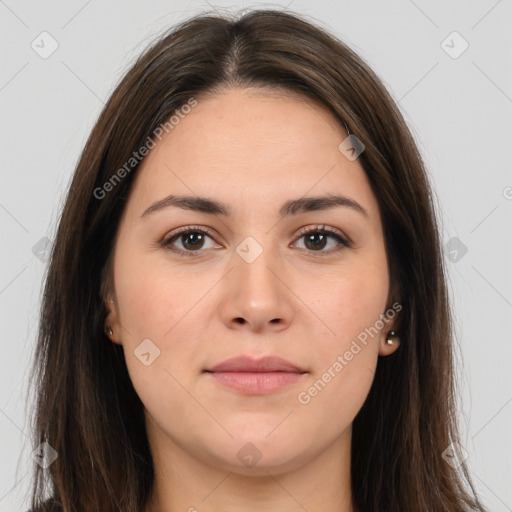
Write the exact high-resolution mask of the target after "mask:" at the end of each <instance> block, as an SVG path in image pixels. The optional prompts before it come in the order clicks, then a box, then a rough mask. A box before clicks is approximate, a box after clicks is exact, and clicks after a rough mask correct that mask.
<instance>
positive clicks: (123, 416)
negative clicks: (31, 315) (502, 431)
mask: <svg viewBox="0 0 512 512" xmlns="http://www.w3.org/2000/svg"><path fill="white" fill-rule="evenodd" d="M34 378H35V380H36V383H37V389H36V390H37V396H38V401H37V410H36V415H35V429H34V432H35V439H34V444H35V446H36V447H37V446H40V445H42V447H43V449H44V450H46V452H45V453H46V459H47V463H45V464H41V466H38V467H36V473H35V478H34V488H33V495H32V508H33V510H37V511H40V510H45V511H47V510H52V511H56V510H59V511H65V512H68V511H69V512H70V511H75V510H76V511H97V510H101V511H102V512H109V511H123V512H139V511H144V512H160V511H166V512H170V511H172V512H174V511H178V510H188V511H194V510H197V511H200V512H201V511H217V510H223V511H231V510H243V511H256V510H265V511H273V510H288V511H295V510H297V511H298V510H309V511H317V510H322V511H324V512H325V511H327V512H330V511H333V512H334V511H337V512H340V511H343V512H356V511H358V512H363V511H364V512H377V511H378V512H384V511H390V512H398V511H408V512H427V511H428V512H437V511H439V512H441V511H443V512H448V511H450V512H460V511H462V510H478V511H484V510H485V509H484V508H483V506H482V505H481V503H480V502H479V499H478V497H477V496H476V495H475V492H474V489H473V486H472V483H471V479H470V476H469V474H468V471H467V468H466V466H465V464H464V460H463V459H464V458H463V457H462V456H460V451H461V450H459V448H458V447H459V444H458V443H457V440H458V435H457V425H456V409H455V401H454V384H455V381H454V375H453V370H452V342H451V318H450V313H449V304H448V299H447V292H446V285H445V277H444V267H443V259H442V254H441V250H440V242H439V232H438V227H437V220H436V217H435V213H434V207H433V201H432V193H431V191H430V187H429V184H428V181H427V178H426V173H425V170H424V165H423V163H422V160H421V157H420V154H419V152H418V149H417V147H416V145H415V143H414V140H413V138H412V136H411V134H410V132H409V130H408V128H407V125H406V123H405V122H404V119H403V117H402V116H401V114H400V112H399V110H398V108H397V106H396V105H395V103H394V102H393V100H392V98H391V97H390V95H389V94H388V93H387V91H386V90H385V88H384V86H383V85H382V83H381V82H380V80H379V79H378V78H377V77H376V76H375V74H374V73H373V72H372V71H371V70H370V69H369V67H368V66H367V65H366V64H365V63H364V62H363V61H362V59H361V58H360V57H358V56H357V55H356V54H355V53H354V52H353V51H352V50H350V49H349V48H348V47H347V46H346V45H344V44H343V43H342V42H340V41H339V40H337V39H335V38H334V37H333V36H331V35H329V34H327V33H326V32H325V31H323V30H322V29H320V28H318V27H316V26H314V25H313V24H311V23H309V22H308V21H306V20H305V19H303V18H301V17H299V16H297V15H294V14H292V13H285V12H278V11H268V10H260V11H253V12H250V13H248V14H246V15H244V16H242V17H241V18H239V19H229V18H227V17H220V16H217V15H201V16H197V17H195V18H193V19H190V20H188V21H186V22H184V23H182V24H181V25H180V26H178V27H177V28H175V29H174V30H173V31H172V32H170V33H169V34H167V35H165V37H162V38H161V39H159V40H158V41H156V42H155V43H154V44H153V45H152V47H151V48H149V49H148V50H147V51H146V52H145V53H144V54H143V55H142V56H141V57H140V58H139V59H138V61H137V62H136V63H135V65H134V66H133V67H132V69H130V71H129V72H128V73H127V74H126V76H125V77H124V78H123V80H122V81H121V83H120V84H119V86H118V87H117V89H116V90H115V91H114V93H113V94H112V96H111V98H110V99H109V101H108V103H107V104H106V106H105V108H104V110H103V112H102V113H101V115H100V118H99V120H98V122H97V123H96V125H95V127H94V129H93V130H92V133H91V136H90V138H89V140H88V142H87V144H86V147H85V149H84V151H83V154H82V156H81V158H80V161H79V163H78V165H77V168H76V170H75V174H74V178H73V181H72V184H71V187H70V190H69V194H68V197H67V201H66V204H65V206H64V209H63V212H62V217H61V220H60V224H59V228H58V233H57V236H56V240H55V244H54V251H53V254H52V257H51V261H50V265H49V270H48V276H47V279H46V284H45V295H44V302H43V307H42V315H41V324H40V334H39V339H38V346H37V351H36V359H35V362H34ZM43 443H47V444H43ZM40 449H41V448H40ZM447 453H448V454H449V455H450V457H451V458H450V457H448V456H447V455H446V454H447ZM459 459H460V460H459ZM454 461H455V463H454ZM45 467H46V469H44V468H45ZM45 484H49V485H50V488H51V490H52V499H50V500H47V501H44V497H43V496H44V493H43V488H44V486H45Z"/></svg>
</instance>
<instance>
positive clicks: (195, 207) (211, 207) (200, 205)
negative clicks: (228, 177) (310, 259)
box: [141, 195, 369, 218]
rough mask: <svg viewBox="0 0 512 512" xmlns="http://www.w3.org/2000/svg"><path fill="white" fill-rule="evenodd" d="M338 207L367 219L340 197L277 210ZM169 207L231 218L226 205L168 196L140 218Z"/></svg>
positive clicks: (352, 203) (286, 205)
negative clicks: (347, 209)
mask: <svg viewBox="0 0 512 512" xmlns="http://www.w3.org/2000/svg"><path fill="white" fill-rule="evenodd" d="M339 206H344V207H347V208H351V209H352V210H354V211H356V212H358V213H360V214H362V215H364V216H365V217H369V215H368V212H367V211H366V210H365V209H364V208H363V207H362V206H361V205H360V204H359V203H358V202H357V201H354V200H353V199H350V198H349V197H346V196H342V195H327V196H318V197H301V198H300V199H293V200H290V201H286V202H285V203H284V204H283V205H282V206H281V208H280V209H279V215H280V216H281V217H287V216H290V215H298V214H300V213H304V212H312V211H319V210H329V209H332V208H336V207H339ZM170 207H176V208H182V209H183V210H191V211H194V212H200V213H207V214H211V215H223V216H225V217H231V215H232V210H231V208H230V207H229V206H228V205H226V204H223V203H221V202H219V201H215V200H213V199H209V198H206V197H198V196H178V195H170V196H167V197H165V198H164V199H161V200H160V201H157V202H156V203H153V204H152V205H151V206H150V207H148V208H146V210H144V213H143V214H142V215H141V218H144V217H147V216H148V215H150V214H152V213H155V212H157V211H160V210H163V209H164V208H170Z"/></svg>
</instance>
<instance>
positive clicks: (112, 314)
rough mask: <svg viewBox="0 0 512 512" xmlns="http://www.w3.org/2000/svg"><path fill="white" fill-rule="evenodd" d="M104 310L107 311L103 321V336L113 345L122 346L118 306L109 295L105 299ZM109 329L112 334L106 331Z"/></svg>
mask: <svg viewBox="0 0 512 512" xmlns="http://www.w3.org/2000/svg"><path fill="white" fill-rule="evenodd" d="M105 308H106V310H107V317H106V319H105V336H106V337H107V338H109V339H110V340H111V341H113V342H114V343H117V344H118V345H122V344H123V343H122V339H121V323H120V322H119V306H118V304H117V301H116V300H115V299H114V298H112V295H111V294H109V295H107V297H106V298H105ZM109 328H110V330H111V331H112V334H110V331H108V329H109ZM107 331H108V332H107Z"/></svg>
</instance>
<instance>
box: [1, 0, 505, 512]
mask: <svg viewBox="0 0 512 512" xmlns="http://www.w3.org/2000/svg"><path fill="white" fill-rule="evenodd" d="M287 4H288V5H289V6H290V8H291V9H293V10H295V11H297V12H300V13H304V14H308V15H310V16H312V17H313V18H314V19H315V20H317V21H318V22H319V23H320V24H321V25H323V26H324V27H325V28H327V29H329V30H331V31H333V32H334V33H335V34H336V35H338V36H339V37H340V38H341V39H343V40H344V41H345V42H346V43H348V44H349V45H350V46H351V47H352V48H353V49H355V50H356V51H357V52H358V53H359V54H360V55H361V56H362V57H363V58H364V59H365V60H366V61H367V62H368V63H369V64H370V66H371V67H372V68H373V69H374V70H375V71H376V72H377V74H378V75H379V76H380V77H381V78H382V80H383V81H384V83H385V85H386V86H387V87H388V89H389V90H390V92H391V94H392V95H393V97H394V98H395V99H396V101H397V102H399V105H400V107H401V109H402V112H403V113H404V115H405V117H406V119H407V121H408V123H409V126H410V128H411V130H412V132H413V134H414V136H415V138H416V140H417V142H418V144H419V147H420V149H421V151H422V154H423V156H424V158H425V161H426V164H427V167H428V170H429V173H430V176H431V180H432V182H433V185H434V188H435V191H436V194H437V198H438V202H439V214H440V216H441V220H442V237H443V243H445V244H447V243H448V242H449V240H451V239H453V238H454V237H456V239H455V240H452V242H450V245H449V248H448V249H447V250H446V259H447V264H448V269H449V273H450V275H449V279H450V290H451V294H452V296H453V307H454V313H455V317H456V329H457V335H458V345H457V348H458V354H459V363H458V368H459V372H460V395H461V400H462V405H463V406H462V408H461V411H460V415H461V426H462V437H461V439H460V440H459V442H460V444H461V445H462V446H463V447H464V449H465V450H467V452H468V464H469V466H470V469H471V471H472V474H473V476H474V480H475V482H476V485H477V488H478V490H479V492H480V493H481V494H482V496H483V498H484V501H485V503H486V504H487V505H488V506H489V508H490V510H492V511H495V512H502V511H512V486H510V475H511V461H512V441H511V436H510V433H511V426H512V386H511V383H512V377H511V371H510V361H511V360H512V343H511V336H510V332H511V327H512V322H511V318H512V275H511V274H512V273H511V271H510V262H511V261H512V258H511V256H512V236H511V235H512V230H511V225H512V222H511V221H512V172H511V154H512V150H511V146H512V144H511V142H512V139H511V135H512V122H511V121H510V119H511V113H512V66H511V64H512V59H511V55H512V52H511V50H512V35H511V27H512V1H511V0H500V1H496V0H482V1H480V2H476V1H471V2H468V1H453V2H441V1H431V2H426V1H420V0H416V1H412V0H396V1H393V2H377V1H359V2H353V1H350V2H349V1H346V0H343V1H340V0H337V1H334V0H333V1H329V0H317V1H315V2H305V1H300V0H295V1H292V2H290V1H289V0H287V2H282V3H280V2H275V3H266V4H264V3H259V4H257V3H253V2H249V3H243V2H241V3H238V4H232V3H228V2H217V3H215V4H213V5H214V6H215V7H217V8H228V9H229V10H230V11H233V10H237V9H239V8H246V7H252V6H262V5H266V6H269V7H273V8H279V7H280V6H285V5H287ZM206 8H208V4H206V3H205V2H200V1H192V2H186V1H174V2H169V1H163V0H159V1H156V0H154V1H152V2H144V3H143V2H135V1H125V2H120V1H114V0H110V1H103V2H100V1H99V0H89V1H86V0H80V1H78V0H74V1H68V2H64V1H63V0H61V1H53V2H36V1H35V0H32V1H18V2H16V1H15V0H6V1H1V0H0V48H1V69H0V109H1V117H0V119H1V122H0V130H1V133H0V144H1V169H2V173H1V186H0V227H1V230H2V231H1V233H2V245H1V247H2V250H1V253H0V254H1V261H0V311H1V322H2V323H1V333H2V335H1V349H2V354H1V357H0V379H1V383H0V434H1V435H0V453H1V457H0V511H1V512H3V511H9V512H12V511H17V510H26V508H25V507H26V503H27V501H26V500H27V496H28V489H29V483H30V482H29V480H30V479H29V476H28V475H29V473H28V469H29V467H30V464H33V460H32V458H31V454H32V450H33V448H34V447H31V446H30V445H29V438H28V433H29V425H28V416H27V406H28V405H30V404H28V405H27V404H25V401H24V400H25V396H26V393H27V372H28V364H29V360H30V357H31V355H32V350H33V347H34V340H35V334H36V328H37V319H38V308H39V303H40V295H39V294H40V286H41V280H42V278H43V275H44V272H45V251H44V244H45V242H44V239H45V237H46V238H48V239H49V240H50V241H51V240H52V239H53V235H54V229H55V225H56V222H57V219H58V214H59V211H60V208H61V206H62V202H63V199H64V197H65V192H66V189H67V186H68V184H69V180H70V177H71V174H72V172H73V169H74V167H75V165H76V162H77V159H78V157H79V154H80V151H81V149H82V147H83V145H84V143H85V141H86V137H87V135H88V133H89V131H90V130H91V128H92V125H93V123H94V121H95V120H96V118H97V116H98V115H99V112H100V109H101V108H102V106H103V103H104V102H105V101H106V99H107V98H108V96H109V95H110V93H111V92H112V91H113V88H114V86H115V84H116V83H117V82H118V80H119V79H120V78H121V76H122V75H123V74H124V72H126V71H127V70H128V68H129V66H130V64H131V63H132V62H133V59H134V58H135V57H136V56H137V55H138V54H139V53H140V52H141V51H142V50H143V49H144V48H145V47H146V45H147V44H148V43H149V42H150V41H151V40H152V38H153V37H154V36H156V35H157V34H159V33H161V32H162V31H164V30H166V29H167V28H168V27H170V26H172V25H173V24H175V23H176V22H178V21H181V20H183V19H185V18H187V17H188V16H190V15H192V14H195V13H196V12H198V11H199V10H204V9H206ZM44 31H47V32H48V33H49V34H50V35H51V38H53V39H54V40H55V41H57V43H58V48H57V50H56V51H55V52H54V53H53V54H52V55H50V56H48V57H47V58H42V56H41V53H42V52H43V51H49V50H50V49H51V43H52V41H51V39H50V36H40V34H41V33H42V32H44ZM454 31H457V32H458V33H459V34H460V36H461V37H462V38H463V39H461V38H460V37H459V36H457V35H453V34H452V33H453V32H454ZM41 39H43V42H41ZM464 40H465V41H467V44H468V45H469V46H468V48H467V49H466V50H465V51H464V52H463V53H460V52H461V50H463V48H464ZM443 41H445V42H444V43H443ZM33 42H34V43H33ZM32 44H33V45H34V46H35V45H38V46H36V49H37V51H35V50H34V49H33V48H32V47H31V45H32ZM43 46H44V48H43ZM38 52H39V53H38ZM450 53H451V55H450ZM43 56H45V55H43ZM41 240H43V241H41ZM34 246H35V247H36V249H33V248H34ZM41 248H42V249H41ZM465 248H466V249H467V252H465V250H466V249H465Z"/></svg>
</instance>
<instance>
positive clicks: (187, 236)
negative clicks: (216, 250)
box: [162, 226, 213, 256]
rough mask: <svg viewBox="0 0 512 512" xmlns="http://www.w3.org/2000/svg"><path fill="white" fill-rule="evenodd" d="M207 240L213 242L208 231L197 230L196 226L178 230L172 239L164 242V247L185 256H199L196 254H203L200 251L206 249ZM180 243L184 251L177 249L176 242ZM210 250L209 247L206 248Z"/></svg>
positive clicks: (169, 238)
mask: <svg viewBox="0 0 512 512" xmlns="http://www.w3.org/2000/svg"><path fill="white" fill-rule="evenodd" d="M205 238H210V240H213V238H212V236H211V235H210V234H209V232H208V231H205V230H204V229H200V228H196V227H194V226H185V227H183V228H180V229H178V230H176V231H175V232H174V233H173V234H172V235H171V236H170V237H168V238H166V239H165V240H163V242H162V246H164V247H165V248H166V249H169V250H170V251H173V252H176V253H178V254H182V255H184V256H198V255H196V254H193V253H194V252H201V251H199V249H202V248H204V247H203V246H204V241H205ZM175 241H178V242H180V243H181V244H182V247H183V248H182V249H180V248H179V247H176V246H175V245H174V242H175ZM206 249H208V247H206Z"/></svg>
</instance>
